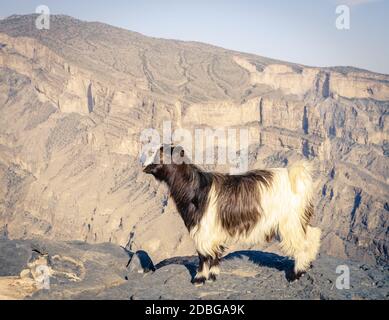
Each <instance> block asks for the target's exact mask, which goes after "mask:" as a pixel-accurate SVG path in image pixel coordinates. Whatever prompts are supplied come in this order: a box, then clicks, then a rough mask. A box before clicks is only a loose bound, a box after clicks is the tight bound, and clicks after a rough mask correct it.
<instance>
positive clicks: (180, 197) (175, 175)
mask: <svg viewBox="0 0 389 320" xmlns="http://www.w3.org/2000/svg"><path fill="white" fill-rule="evenodd" d="M173 148H174V147H170V146H169V148H166V146H165V147H161V148H160V149H159V150H157V152H155V154H154V155H153V156H152V157H151V161H150V160H149V161H148V162H147V163H145V164H144V166H145V168H144V170H143V171H144V172H145V173H148V174H152V175H153V176H154V177H155V178H156V179H157V180H159V181H163V182H165V183H166V184H167V186H168V187H169V190H170V193H171V196H172V198H173V199H174V202H175V204H176V206H177V210H178V212H179V213H180V215H181V217H182V219H183V221H184V223H185V226H186V227H187V229H188V231H189V233H190V236H191V238H192V239H193V240H194V242H195V246H196V249H197V251H198V254H199V259H200V264H199V270H198V273H197V275H196V277H195V278H194V280H193V282H194V283H195V284H202V283H204V282H205V280H215V279H216V276H217V274H218V273H219V260H220V258H221V256H222V254H223V250H224V248H225V247H227V246H228V245H231V244H234V243H246V244H251V245H253V244H257V243H262V242H265V241H270V240H271V239H272V238H273V236H275V235H278V237H279V238H280V245H281V249H282V251H283V252H284V253H285V254H286V255H288V256H292V257H293V258H294V259H295V267H294V278H298V277H299V276H300V275H301V274H302V273H304V272H305V271H306V270H307V268H308V267H309V266H310V263H311V262H312V261H313V260H314V259H315V258H316V254H317V252H318V250H319V245H320V234H321V232H320V229H318V228H314V227H311V226H310V225H309V221H310V218H311V216H312V215H313V205H312V202H311V197H312V177H311V169H310V167H309V164H308V163H307V162H298V163H295V164H293V165H292V166H290V167H288V168H273V169H267V170H253V171H249V172H247V173H245V174H241V175H228V174H221V173H216V172H206V171H204V170H202V169H200V168H199V167H197V166H195V165H193V164H190V163H189V162H188V161H182V163H180V164H174V163H172V164H170V162H169V164H165V163H164V158H166V156H167V154H166V151H164V150H169V151H168V152H169V153H171V152H172V151H170V150H173ZM177 148H180V147H175V149H174V152H176V150H177ZM178 150H179V154H180V156H181V157H184V151H183V149H182V148H181V149H178ZM170 155H172V154H170Z"/></svg>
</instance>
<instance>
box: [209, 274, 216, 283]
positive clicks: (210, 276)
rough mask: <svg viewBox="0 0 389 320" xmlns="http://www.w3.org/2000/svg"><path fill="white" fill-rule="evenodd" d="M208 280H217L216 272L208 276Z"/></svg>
mask: <svg viewBox="0 0 389 320" xmlns="http://www.w3.org/2000/svg"><path fill="white" fill-rule="evenodd" d="M208 280H209V281H211V282H215V281H216V274H213V273H211V274H210V275H209V276H208Z"/></svg>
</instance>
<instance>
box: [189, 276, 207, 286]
mask: <svg viewBox="0 0 389 320" xmlns="http://www.w3.org/2000/svg"><path fill="white" fill-rule="evenodd" d="M206 280H207V279H206V278H205V277H199V278H194V279H193V280H192V283H193V284H194V285H195V286H196V287H199V286H202V285H203V284H204V283H205V281H206Z"/></svg>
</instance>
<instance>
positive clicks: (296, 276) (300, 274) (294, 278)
mask: <svg viewBox="0 0 389 320" xmlns="http://www.w3.org/2000/svg"><path fill="white" fill-rule="evenodd" d="M305 274H306V271H297V272H291V274H290V275H289V277H288V281H289V282H295V281H297V280H299V279H300V278H301V277H304V275H305Z"/></svg>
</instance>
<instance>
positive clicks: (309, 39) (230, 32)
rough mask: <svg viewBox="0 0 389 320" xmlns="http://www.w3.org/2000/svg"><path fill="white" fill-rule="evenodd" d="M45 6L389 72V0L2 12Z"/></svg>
mask: <svg viewBox="0 0 389 320" xmlns="http://www.w3.org/2000/svg"><path fill="white" fill-rule="evenodd" d="M344 3H346V4H348V5H350V8H351V29H350V30H343V31H340V30H338V29H336V27H335V20H336V13H335V9H336V6H337V5H338V4H344ZM41 4H45V5H47V6H48V7H49V8H50V10H51V13H62V14H67V15H70V16H73V17H75V18H80V19H82V20H87V21H101V22H105V23H109V24H111V25H115V26H119V27H122V28H125V29H129V30H133V31H138V32H140V33H143V34H145V35H149V36H154V37H161V38H171V39H180V40H193V41H201V42H206V43H210V44H214V45H218V46H221V47H224V48H228V49H234V50H237V51H243V52H250V53H255V54H258V55H262V56H267V57H271V58H275V59H281V60H285V61H290V62H297V63H302V64H306V65H314V66H335V65H348V66H355V67H360V68H364V69H368V70H372V71H376V72H381V73H386V74H389V0H293V1H290V0H235V1H234V0H208V1H206V0H193V1H190V0H111V1H103V0H93V1H92V0H90V1H88V0H78V1H72V0H66V1H65V0H39V1H34V0H12V1H2V3H1V5H0V16H1V17H6V16H9V15H11V14H26V13H33V12H35V8H36V7H37V6H38V5H41Z"/></svg>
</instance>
